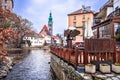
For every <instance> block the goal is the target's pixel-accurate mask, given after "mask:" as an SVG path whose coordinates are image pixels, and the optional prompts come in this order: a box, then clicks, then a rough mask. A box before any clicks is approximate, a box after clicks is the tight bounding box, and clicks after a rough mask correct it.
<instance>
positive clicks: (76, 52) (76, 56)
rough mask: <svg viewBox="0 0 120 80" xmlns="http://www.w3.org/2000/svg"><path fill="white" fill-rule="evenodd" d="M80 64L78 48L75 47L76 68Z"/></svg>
mask: <svg viewBox="0 0 120 80" xmlns="http://www.w3.org/2000/svg"><path fill="white" fill-rule="evenodd" d="M77 66H78V49H75V69H77Z"/></svg>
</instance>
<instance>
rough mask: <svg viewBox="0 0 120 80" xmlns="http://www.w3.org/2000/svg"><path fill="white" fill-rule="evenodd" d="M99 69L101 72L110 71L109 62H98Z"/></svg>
mask: <svg viewBox="0 0 120 80" xmlns="http://www.w3.org/2000/svg"><path fill="white" fill-rule="evenodd" d="M100 71H101V72H102V73H110V72H111V71H110V65H109V64H100Z"/></svg>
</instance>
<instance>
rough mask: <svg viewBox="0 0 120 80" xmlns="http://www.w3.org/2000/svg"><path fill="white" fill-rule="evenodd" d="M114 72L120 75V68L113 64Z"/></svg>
mask: <svg viewBox="0 0 120 80" xmlns="http://www.w3.org/2000/svg"><path fill="white" fill-rule="evenodd" d="M112 71H113V72H115V73H120V66H117V65H115V64H112Z"/></svg>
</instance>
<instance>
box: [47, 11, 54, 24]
mask: <svg viewBox="0 0 120 80" xmlns="http://www.w3.org/2000/svg"><path fill="white" fill-rule="evenodd" d="M52 20H53V18H52V13H51V11H50V14H49V20H48V22H53V21H52Z"/></svg>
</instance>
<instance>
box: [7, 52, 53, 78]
mask: <svg viewBox="0 0 120 80" xmlns="http://www.w3.org/2000/svg"><path fill="white" fill-rule="evenodd" d="M49 62H50V53H49V52H48V51H43V50H31V52H30V53H29V54H27V57H25V58H24V60H23V61H21V62H20V63H18V64H16V65H15V66H14V67H13V70H12V71H11V72H10V73H9V74H8V76H7V77H6V79H5V80H52V78H51V73H50V64H49Z"/></svg>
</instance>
